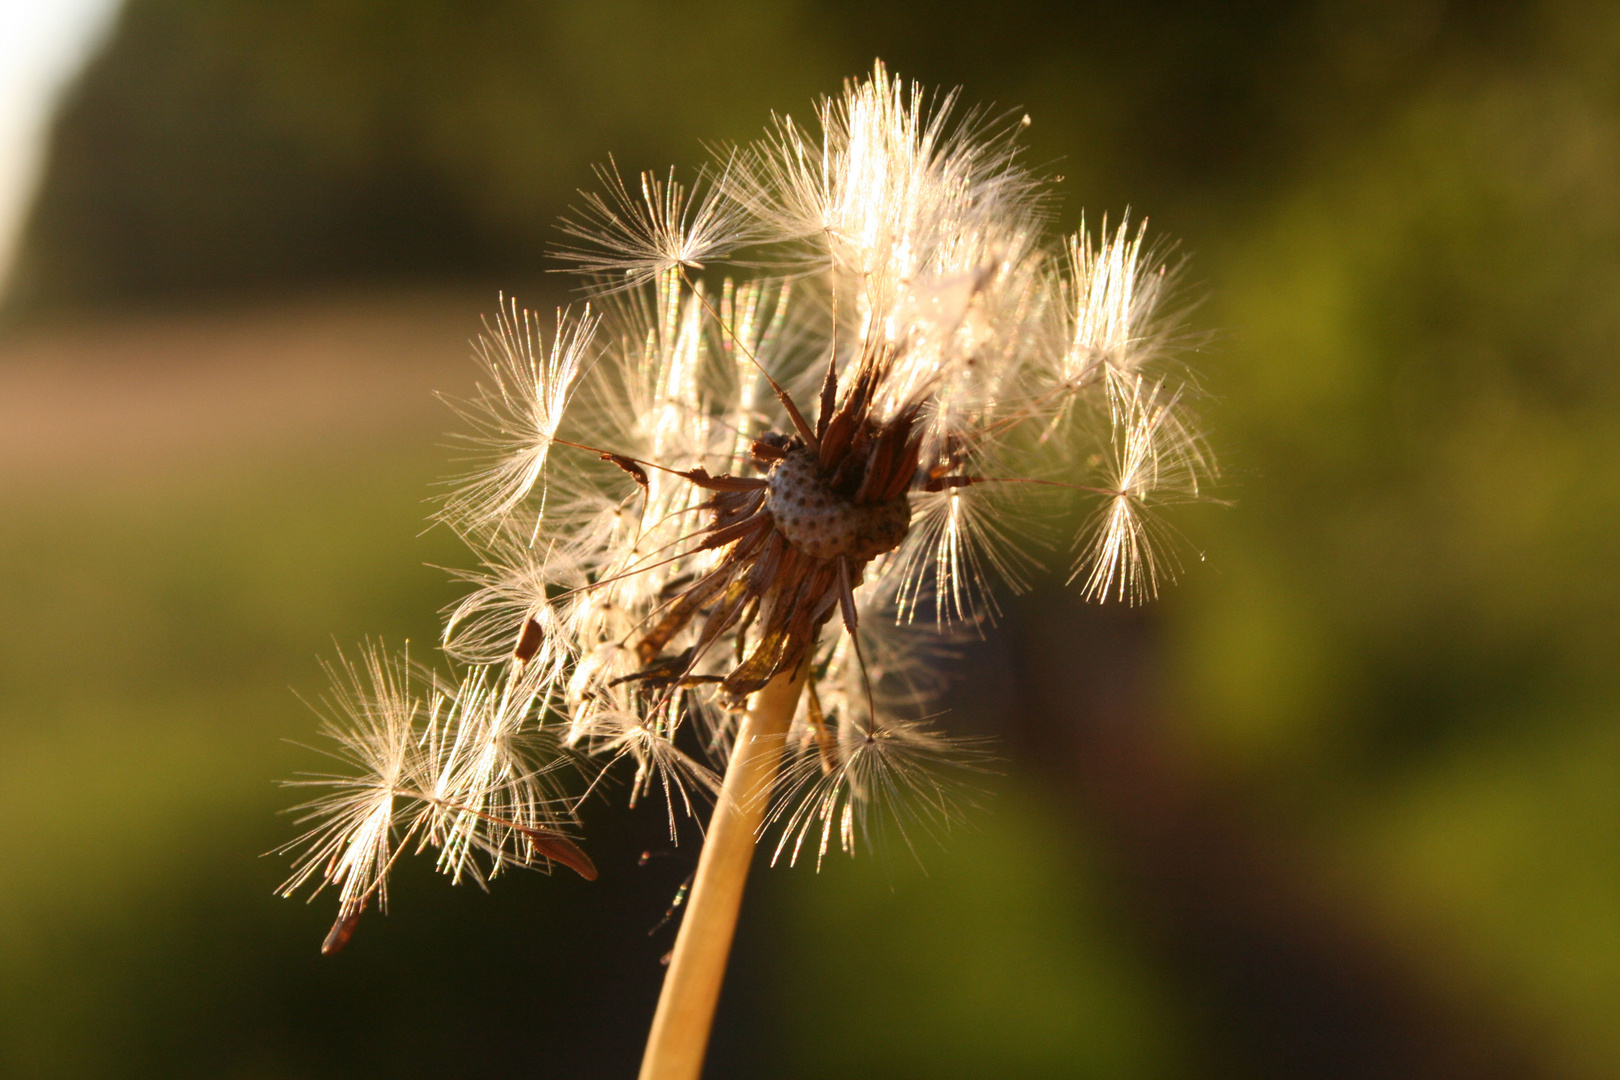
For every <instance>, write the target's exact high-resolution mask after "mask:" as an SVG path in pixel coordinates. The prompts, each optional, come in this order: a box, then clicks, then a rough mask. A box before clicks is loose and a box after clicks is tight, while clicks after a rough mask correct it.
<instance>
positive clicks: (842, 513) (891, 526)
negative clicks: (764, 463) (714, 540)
mask: <svg viewBox="0 0 1620 1080" xmlns="http://www.w3.org/2000/svg"><path fill="white" fill-rule="evenodd" d="M766 482H767V483H768V484H769V487H768V488H767V489H766V492H765V510H766V512H767V513H769V514H770V515H771V518H772V519H773V520H774V521H775V522H776V530H777V531H778V532H780V533H781V534H782V536H783V537H784V538H785V539H786V540H787V542H788V543H790V544H792V545H793V546H794V547H796V548H798V549H799V550H800V551H803V552H804V553H805V554H806V555H809V556H811V557H812V558H817V559H827V560H831V559H836V558H838V557H839V556H840V555H843V556H846V557H847V558H848V559H849V560H850V561H851V562H852V563H854V564H857V565H859V564H861V563H865V562H867V561H868V560H870V559H874V558H876V557H877V556H879V555H881V554H883V553H884V552H885V551H893V550H894V549H895V548H897V547H899V546H900V541H902V540H904V539H905V538H906V533H907V532H908V531H909V530H910V528H911V504H910V503H909V502H908V501H907V499H906V496H905V495H904V494H902V495H900V496H899V498H895V499H890V500H889V501H888V502H878V503H854V502H851V501H849V500H848V499H846V498H844V497H843V496H842V495H839V494H838V493H837V492H835V491H833V490H832V489H831V488H830V487H828V485H827V481H826V479H825V478H824V477H823V476H822V475H821V468H820V466H819V464H818V463H817V461H816V455H815V453H814V452H813V451H810V450H806V449H802V448H801V449H797V450H793V451H790V452H789V453H788V455H787V456H786V457H785V458H783V459H782V460H781V461H778V462H777V463H776V464H775V465H773V466H771V471H770V473H769V474H768V475H767V477H766Z"/></svg>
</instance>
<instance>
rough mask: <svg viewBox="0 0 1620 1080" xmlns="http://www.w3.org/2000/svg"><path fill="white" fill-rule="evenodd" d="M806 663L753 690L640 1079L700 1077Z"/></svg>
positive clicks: (711, 822)
mask: <svg viewBox="0 0 1620 1080" xmlns="http://www.w3.org/2000/svg"><path fill="white" fill-rule="evenodd" d="M804 682H805V669H804V667H802V666H801V667H800V668H799V670H797V671H794V672H783V673H782V674H780V675H778V676H777V677H776V678H774V679H772V680H771V681H770V682H769V683H767V684H766V686H765V688H764V689H763V690H761V691H759V693H757V694H755V695H754V698H753V701H752V702H750V705H749V709H748V712H747V714H746V715H745V716H744V718H743V722H742V726H741V728H740V729H739V730H738V732H737V742H736V745H735V746H734V747H733V748H732V751H731V763H730V765H729V766H728V767H727V768H726V780H725V786H724V787H723V788H722V789H721V792H720V798H719V801H717V802H716V803H715V807H714V816H713V817H712V818H711V819H710V820H709V831H708V836H707V837H706V838H705V840H704V842H703V853H702V855H701V856H699V858H698V868H697V879H696V881H695V882H694V883H693V885H692V894H691V895H692V898H691V900H690V901H689V902H688V903H687V907H686V918H685V919H683V920H682V922H681V929H680V933H679V934H678V935H677V936H676V938H675V951H674V952H673V953H672V954H671V955H670V961H669V972H668V973H667V974H666V975H665V976H664V989H663V992H662V993H661V994H660V995H659V998H658V1011H657V1012H656V1013H654V1014H653V1023H652V1033H651V1034H650V1035H648V1037H647V1052H646V1055H645V1056H644V1057H643V1058H642V1059H641V1080H698V1077H699V1076H700V1075H701V1074H702V1072H703V1057H704V1054H705V1052H706V1051H707V1049H708V1045H709V1028H710V1026H711V1025H712V1024H713V1022H714V1008H715V1005H716V1004H717V1003H718V1002H719V1000H720V983H721V980H722V979H724V978H725V974H726V960H727V958H728V957H729V956H730V955H731V939H732V936H733V934H734V933H735V932H736V929H737V913H738V911H739V910H740V909H741V907H742V894H743V886H744V885H745V884H746V883H747V881H748V868H749V865H750V864H751V863H752V862H753V856H754V837H755V835H756V834H757V833H758V831H759V825H760V822H761V820H762V819H763V818H764V815H765V811H766V809H767V806H768V804H769V802H770V793H771V786H772V784H773V783H775V781H776V770H777V767H778V766H779V765H780V763H781V760H782V745H783V736H784V735H786V734H787V730H788V725H789V724H790V723H791V722H792V720H793V713H794V710H795V709H796V708H797V707H798V704H799V693H800V692H801V691H802V690H803V688H804Z"/></svg>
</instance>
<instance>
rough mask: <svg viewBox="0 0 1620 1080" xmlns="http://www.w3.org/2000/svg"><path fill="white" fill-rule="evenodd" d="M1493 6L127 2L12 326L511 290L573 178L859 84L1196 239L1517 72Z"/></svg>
mask: <svg viewBox="0 0 1620 1080" xmlns="http://www.w3.org/2000/svg"><path fill="white" fill-rule="evenodd" d="M1499 6H1500V5H1493V4H1489V3H1481V4H1475V5H1470V6H1469V8H1468V9H1467V11H1466V12H1463V13H1448V17H1447V18H1442V17H1441V12H1440V9H1439V8H1438V6H1431V5H1425V4H1409V3H1405V2H1397V0H1333V2H1330V3H1325V4H1324V3H1316V2H1311V3H1294V4H1281V5H1279V4H1273V3H1243V4H1189V3H1177V2H1172V0H1154V2H1148V3H1142V4H1132V5H1120V4H1094V5H1073V4H1066V3H1058V2H1047V3H1024V4H1005V5H998V7H997V8H996V9H995V11H994V12H993V13H992V12H988V11H986V10H984V9H983V8H982V7H981V6H980V5H977V4H972V3H967V2H965V0H951V2H930V3H920V2H916V0H913V2H909V3H894V4H882V5H873V4H868V3H857V2H854V0H830V2H822V3H808V2H804V0H799V2H793V0H784V2H778V3H770V4H760V3H744V2H741V0H708V2H704V3H697V4H682V5H670V4H661V3H656V2H653V0H601V2H593V3H555V2H550V3H547V2H531V0H476V2H458V0H291V2H287V0H279V2H270V0H237V2H233V3H229V4H221V3H214V2H210V0H131V2H130V3H128V4H127V6H126V7H125V9H124V11H123V13H122V15H121V17H120V19H119V22H118V25H117V28H116V31H115V33H114V34H113V35H112V38H111V40H110V42H109V44H108V45H107V47H106V48H105V49H104V50H103V51H102V53H101V54H100V55H99V56H98V57H97V58H96V59H95V60H94V61H93V62H92V63H91V65H90V67H89V69H88V70H87V71H86V72H85V73H84V75H83V77H82V78H81V79H80V80H79V82H78V84H77V85H76V87H75V88H74V89H73V91H72V93H71V94H70V96H69V97H68V99H67V101H66V102H65V103H64V105H63V108H62V111H61V115H60V118H59V120H58V122H57V125H56V129H55V133H54V137H53V141H52V145H51V150H50V155H49V160H48V165H47V177H46V181H45V184H44V187H43V193H42V196H41V198H40V200H39V202H38V205H37V207H36V208H35V211H34V214H33V217H32V220H31V223H30V224H29V226H28V229H27V233H26V240H25V243H24V248H23V255H22V259H21V262H20V265H19V270H18V273H17V274H16V276H15V286H14V290H13V296H12V298H11V302H12V304H13V306H15V307H18V308H21V309H23V310H30V309H35V310H37V309H39V308H50V307H59V306H63V305H72V304H75V303H84V302H88V301H98V302H105V301H108V300H127V299H137V298H141V297H152V296H163V295H171V296H172V295H176V294H180V295H188V294H195V293H196V292H198V291H217V290H221V289H243V288H253V287H263V286H267V285H270V286H282V287H289V286H290V287H300V288H303V287H308V286H309V285H310V284H311V283H312V282H319V281H322V280H330V279H333V278H347V277H355V276H374V275H378V274H383V275H395V276H397V275H417V276H420V275H427V276H442V275H444V274H454V275H463V276H469V275H470V276H482V275H488V274H491V273H496V272H499V273H510V272H514V271H516V272H529V271H532V270H533V268H534V267H535V266H537V265H539V264H540V262H541V260H542V257H543V252H544V250H545V248H546V246H547V244H548V243H550V242H551V241H552V240H554V239H555V234H554V232H553V231H552V228H551V225H552V222H553V221H554V219H555V217H556V215H557V214H558V212H559V211H561V210H563V209H564V208H565V207H566V205H567V204H568V202H569V201H570V200H571V199H572V198H574V189H575V188H576V187H579V186H582V185H590V184H592V180H591V176H590V170H589V167H590V165H591V164H592V163H595V162H602V161H605V160H606V158H607V157H608V155H609V154H616V155H617V156H618V160H619V162H620V164H621V166H622V167H623V168H624V169H626V170H629V171H634V170H639V169H645V168H652V169H657V170H660V171H662V170H664V169H666V168H668V166H669V165H670V164H671V163H680V164H681V165H682V166H683V169H684V167H685V166H687V165H695V164H696V163H698V162H699V161H700V160H701V159H702V158H703V156H704V152H703V150H702V141H704V140H708V141H711V142H725V141H739V140H745V139H748V138H752V137H753V136H755V135H756V134H758V133H759V132H760V131H761V130H762V129H763V127H764V126H765V124H766V123H767V120H768V115H769V112H770V110H772V109H775V110H778V111H782V112H790V113H797V114H799V115H800V116H801V117H802V116H803V115H804V114H805V113H807V112H809V111H810V108H811V103H812V101H813V100H814V99H817V98H819V97H820V96H821V95H823V94H827V93H831V92H834V91H836V89H837V87H838V84H839V80H840V79H842V78H844V77H847V76H852V75H856V74H859V73H862V72H864V71H866V70H868V69H869V68H870V66H871V63H872V58H873V57H874V56H876V55H880V54H881V55H882V56H883V57H884V59H885V60H887V61H888V62H889V63H890V64H891V66H892V67H893V68H894V69H895V70H897V71H899V72H902V73H905V74H907V75H909V76H911V77H914V78H917V79H919V80H922V81H923V82H924V83H925V84H927V85H930V86H942V87H950V86H955V85H961V86H964V87H965V88H966V91H967V100H968V101H969V103H977V102H984V103H988V102H999V103H1000V107H1004V108H1015V107H1016V108H1020V109H1027V110H1028V111H1029V112H1030V114H1031V115H1032V116H1033V117H1034V118H1035V120H1036V123H1035V126H1034V128H1033V129H1032V130H1031V132H1030V138H1029V145H1030V159H1031V160H1032V161H1034V162H1036V163H1041V164H1043V165H1049V166H1050V168H1051V169H1052V171H1054V172H1061V173H1064V174H1066V175H1068V176H1069V177H1070V179H1071V180H1072V181H1074V183H1073V184H1072V185H1071V186H1072V188H1073V189H1074V190H1077V191H1079V192H1080V193H1081V195H1082V196H1083V198H1084V199H1085V201H1086V205H1087V206H1088V207H1089V208H1090V209H1091V210H1092V211H1094V212H1100V211H1102V210H1104V209H1112V210H1114V211H1115V212H1116V213H1117V212H1119V211H1121V210H1123V209H1124V208H1125V206H1126V205H1127V203H1130V202H1133V201H1134V203H1135V205H1137V206H1139V207H1144V208H1148V209H1150V210H1151V212H1152V213H1153V214H1155V215H1156V216H1158V217H1160V218H1162V219H1163V224H1164V225H1166V226H1168V229H1169V232H1170V233H1171V234H1172V235H1177V236H1181V237H1184V238H1189V239H1191V238H1193V236H1194V232H1193V226H1194V225H1195V224H1201V223H1200V222H1199V219H1200V218H1205V217H1218V216H1220V215H1221V214H1222V213H1223V212H1231V211H1233V210H1235V209H1237V208H1238V207H1239V206H1241V204H1242V203H1244V202H1246V201H1249V200H1252V199H1254V198H1256V197H1264V196H1265V195H1266V194H1269V193H1271V192H1273V191H1275V190H1277V188H1278V186H1279V184H1280V183H1284V182H1286V180H1287V179H1288V178H1289V177H1290V176H1291V175H1292V174H1293V173H1294V172H1295V170H1297V169H1298V168H1300V167H1301V165H1302V164H1303V163H1304V162H1305V161H1307V160H1309V159H1310V158H1311V157H1313V156H1315V155H1317V154H1319V153H1320V152H1322V151H1323V150H1331V149H1332V148H1333V144H1334V142H1335V141H1337V140H1341V139H1346V138H1352V137H1354V135H1355V133H1356V132H1357V131H1359V130H1361V129H1362V128H1363V127H1365V126H1366V125H1368V124H1371V123H1375V122H1376V121H1377V120H1378V119H1379V117H1380V115H1381V114H1382V112H1383V111H1384V110H1385V109H1386V108H1387V107H1388V105H1389V103H1390V102H1391V101H1392V100H1398V99H1399V98H1400V96H1401V95H1402V94H1403V93H1404V92H1405V91H1406V90H1407V88H1408V87H1409V86H1410V85H1411V83H1412V82H1414V81H1415V80H1416V79H1417V78H1418V77H1419V74H1420V73H1421V72H1422V71H1423V70H1424V69H1425V67H1426V66H1427V65H1429V64H1431V63H1433V62H1434V60H1435V58H1436V57H1449V56H1453V55H1459V54H1461V55H1473V54H1476V53H1481V52H1483V53H1485V54H1487V55H1495V54H1496V53H1499V52H1504V51H1507V52H1511V51H1514V50H1517V49H1518V48H1519V47H1520V45H1519V39H1518V37H1517V34H1518V31H1519V30H1520V24H1521V23H1523V22H1524V21H1525V20H1524V16H1523V15H1522V14H1521V13H1516V12H1513V11H1511V10H1508V11H1497V10H1496V8H1497V7H1499ZM1071 213H1073V210H1071ZM1200 239H1201V237H1200Z"/></svg>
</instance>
